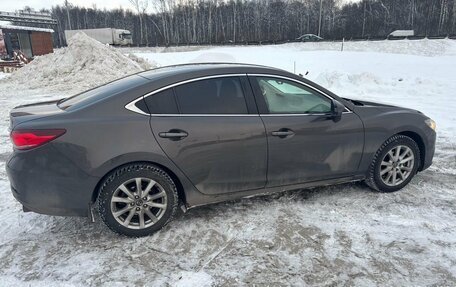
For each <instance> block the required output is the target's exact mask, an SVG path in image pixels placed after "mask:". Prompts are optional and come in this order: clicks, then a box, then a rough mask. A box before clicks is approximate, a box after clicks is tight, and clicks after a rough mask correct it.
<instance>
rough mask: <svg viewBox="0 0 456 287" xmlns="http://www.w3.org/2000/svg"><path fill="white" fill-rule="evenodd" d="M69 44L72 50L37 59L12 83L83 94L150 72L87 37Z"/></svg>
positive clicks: (59, 50)
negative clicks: (80, 91)
mask: <svg viewBox="0 0 456 287" xmlns="http://www.w3.org/2000/svg"><path fill="white" fill-rule="evenodd" d="M68 42H69V44H68V47H66V48H62V49H57V50H56V51H55V53H53V54H48V55H44V56H39V57H36V58H35V59H34V60H33V61H32V62H31V63H30V64H28V65H26V66H25V67H23V68H22V69H19V70H17V71H16V72H14V73H13V74H12V75H11V77H10V80H12V81H11V83H12V84H14V85H16V86H24V87H27V88H30V89H36V88H46V89H47V90H68V89H69V88H74V86H77V89H78V90H81V89H86V88H91V87H94V86H98V85H101V84H103V83H106V82H109V81H112V80H114V79H117V78H120V77H123V76H125V75H129V74H133V73H137V72H140V71H142V70H144V69H146V68H148V66H147V65H146V64H145V63H144V62H142V63H138V62H136V61H135V59H134V58H133V59H132V58H129V57H127V56H125V55H123V54H122V53H121V52H119V51H118V50H117V49H115V48H112V47H109V46H105V45H103V44H101V43H100V42H98V41H96V40H94V39H92V38H90V37H88V36H87V35H86V34H84V33H77V34H75V35H74V36H73V37H71V38H70V39H69V40H68Z"/></svg>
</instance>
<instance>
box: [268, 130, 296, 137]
mask: <svg viewBox="0 0 456 287" xmlns="http://www.w3.org/2000/svg"><path fill="white" fill-rule="evenodd" d="M271 134H272V135H273V136H275V137H279V138H286V137H290V136H292V135H294V134H295V133H294V132H293V131H292V130H290V129H280V130H278V131H273V132H272V133H271Z"/></svg>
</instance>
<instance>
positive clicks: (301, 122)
mask: <svg viewBox="0 0 456 287" xmlns="http://www.w3.org/2000/svg"><path fill="white" fill-rule="evenodd" d="M249 79H250V82H251V84H252V87H253V89H254V93H255V97H256V100H257V103H258V107H259V110H260V116H261V119H262V120H263V122H264V124H265V127H266V134H267V140H268V149H269V150H268V183H267V186H268V187H273V186H281V185H289V184H296V183H302V182H309V181H316V180H323V179H331V178H338V177H344V176H349V175H353V174H355V173H356V172H357V169H358V165H359V162H360V159H361V156H362V151H363V145H364V131H363V124H362V122H361V120H360V119H359V117H358V116H357V115H356V114H354V113H352V112H351V111H348V110H347V111H346V112H344V113H343V114H342V117H341V118H340V119H339V120H334V118H332V117H331V116H329V115H330V114H331V110H332V99H330V98H329V97H328V96H326V95H324V94H322V93H321V92H319V91H317V90H315V89H313V88H311V87H309V86H307V85H305V84H303V83H301V82H299V81H297V80H295V79H291V78H283V77H278V76H261V75H257V76H249Z"/></svg>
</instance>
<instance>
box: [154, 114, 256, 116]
mask: <svg viewBox="0 0 456 287" xmlns="http://www.w3.org/2000/svg"><path fill="white" fill-rule="evenodd" d="M150 115H151V116H152V117H259V116H260V115H259V114H150Z"/></svg>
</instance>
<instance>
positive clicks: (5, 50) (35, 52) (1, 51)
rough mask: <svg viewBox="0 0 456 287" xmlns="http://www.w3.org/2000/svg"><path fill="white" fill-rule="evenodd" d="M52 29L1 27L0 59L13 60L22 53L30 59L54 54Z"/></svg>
mask: <svg viewBox="0 0 456 287" xmlns="http://www.w3.org/2000/svg"><path fill="white" fill-rule="evenodd" d="M53 32H54V31H53V30H52V29H45V28H36V27H25V26H12V25H0V59H1V60H11V59H13V58H14V53H15V52H17V51H21V52H22V54H24V55H25V57H27V58H28V59H32V58H33V57H35V56H41V55H45V54H49V53H52V52H53V51H54V49H53V43H52V33H53Z"/></svg>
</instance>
